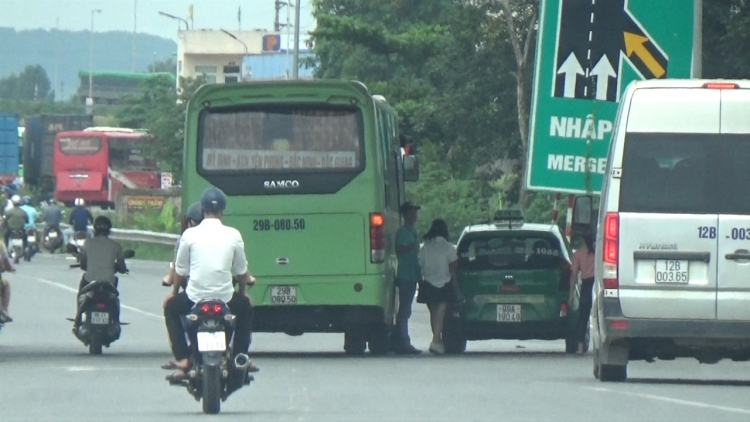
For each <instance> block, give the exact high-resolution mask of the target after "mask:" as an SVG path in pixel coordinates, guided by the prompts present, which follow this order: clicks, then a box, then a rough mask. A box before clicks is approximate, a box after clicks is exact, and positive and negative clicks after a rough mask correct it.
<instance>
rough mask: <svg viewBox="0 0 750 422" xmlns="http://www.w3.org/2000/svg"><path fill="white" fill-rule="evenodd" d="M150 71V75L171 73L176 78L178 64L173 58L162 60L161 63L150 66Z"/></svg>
mask: <svg viewBox="0 0 750 422" xmlns="http://www.w3.org/2000/svg"><path fill="white" fill-rule="evenodd" d="M148 71H149V73H154V72H166V73H171V74H173V75H175V76H176V75H177V63H176V62H175V61H174V59H173V58H171V57H170V58H167V59H165V60H160V61H157V62H154V63H152V64H150V65H148Z"/></svg>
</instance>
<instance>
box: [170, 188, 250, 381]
mask: <svg viewBox="0 0 750 422" xmlns="http://www.w3.org/2000/svg"><path fill="white" fill-rule="evenodd" d="M200 204H201V210H202V212H203V221H201V223H200V224H199V225H197V226H195V227H192V228H190V229H187V230H185V232H184V233H183V234H182V237H181V239H180V245H179V247H178V250H177V259H176V261H175V277H174V284H173V286H172V292H170V294H169V295H168V296H167V298H166V299H165V300H164V320H165V322H166V325H167V331H168V332H169V338H170V341H171V345H172V353H173V354H174V357H175V360H174V361H171V362H169V363H168V364H167V365H166V366H165V367H167V368H171V369H175V370H176V371H175V372H174V373H173V374H172V375H169V376H168V377H167V380H169V381H170V382H174V381H181V380H184V379H187V370H188V369H189V368H190V362H189V357H190V348H189V347H188V344H187V341H186V340H185V329H184V327H183V325H182V320H181V318H182V316H183V315H187V314H188V313H189V312H190V310H191V309H192V307H193V306H194V305H195V303H197V302H199V301H201V300H212V299H213V300H216V299H218V300H221V301H223V302H224V303H226V304H227V306H228V307H229V309H230V311H231V312H232V314H234V315H235V317H236V321H237V323H236V324H237V325H236V326H235V332H234V348H233V353H234V355H235V356H236V355H238V354H240V353H245V354H247V353H248V349H249V348H250V340H251V331H252V319H253V316H252V315H253V314H252V304H251V303H250V298H249V297H248V296H247V287H248V286H250V287H252V286H253V285H254V284H255V278H254V277H252V276H250V274H249V273H248V268H247V259H246V258H245V243H244V241H243V240H242V235H241V234H240V232H239V231H237V230H236V229H234V228H232V227H228V226H225V225H223V224H222V223H221V220H220V219H221V217H222V215H223V214H224V209H225V208H226V205H227V199H226V196H225V195H224V192H222V191H221V190H220V189H218V188H208V189H206V190H205V191H204V192H203V194H202V195H201V200H200ZM232 271H234V273H235V274H236V275H237V281H238V284H239V290H238V291H236V292H235V291H234V286H233V284H232ZM188 275H190V283H189V284H188V285H187V287H186V289H185V291H184V292H181V293H180V287H181V286H182V285H183V284H184V282H185V278H186V277H187V276H188ZM249 371H251V372H255V371H257V367H255V366H254V365H252V364H251V366H250V369H249ZM243 381H244V380H243Z"/></svg>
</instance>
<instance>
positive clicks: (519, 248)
mask: <svg viewBox="0 0 750 422" xmlns="http://www.w3.org/2000/svg"><path fill="white" fill-rule="evenodd" d="M458 256H459V260H460V261H459V265H460V266H461V267H463V268H466V269H471V270H548V269H557V268H559V266H560V261H561V260H564V259H565V257H564V255H563V254H562V252H561V250H560V242H559V241H558V240H557V238H556V237H554V236H552V235H550V234H548V233H544V232H537V233H534V232H515V233H514V232H505V233H503V232H500V233H492V234H491V235H490V236H482V237H475V238H471V239H466V240H465V241H463V242H461V244H460V245H458Z"/></svg>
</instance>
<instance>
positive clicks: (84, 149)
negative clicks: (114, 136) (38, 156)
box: [60, 137, 102, 155]
mask: <svg viewBox="0 0 750 422" xmlns="http://www.w3.org/2000/svg"><path fill="white" fill-rule="evenodd" d="M101 148H102V140H101V138H91V137H85V138H83V137H81V138H68V137H66V138H60V152H62V153H63V154H65V155H94V154H96V153H97V152H99V150H100V149H101Z"/></svg>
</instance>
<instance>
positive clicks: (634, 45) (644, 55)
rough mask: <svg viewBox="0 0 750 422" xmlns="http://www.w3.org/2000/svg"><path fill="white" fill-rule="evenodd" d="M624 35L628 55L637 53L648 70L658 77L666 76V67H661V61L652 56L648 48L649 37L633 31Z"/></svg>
mask: <svg viewBox="0 0 750 422" xmlns="http://www.w3.org/2000/svg"><path fill="white" fill-rule="evenodd" d="M623 35H624V36H625V54H626V55H627V56H632V55H633V53H635V55H636V56H638V58H640V59H641V61H643V64H645V65H646V67H647V68H648V70H650V71H651V74H652V75H654V76H655V77H657V78H661V77H662V76H664V73H665V71H664V68H663V67H661V65H660V64H659V62H657V61H656V59H655V58H654V56H652V55H651V53H650V52H649V51H648V50H647V49H646V43H647V42H648V38H646V37H644V36H642V35H638V34H633V33H631V32H625V33H623Z"/></svg>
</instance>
